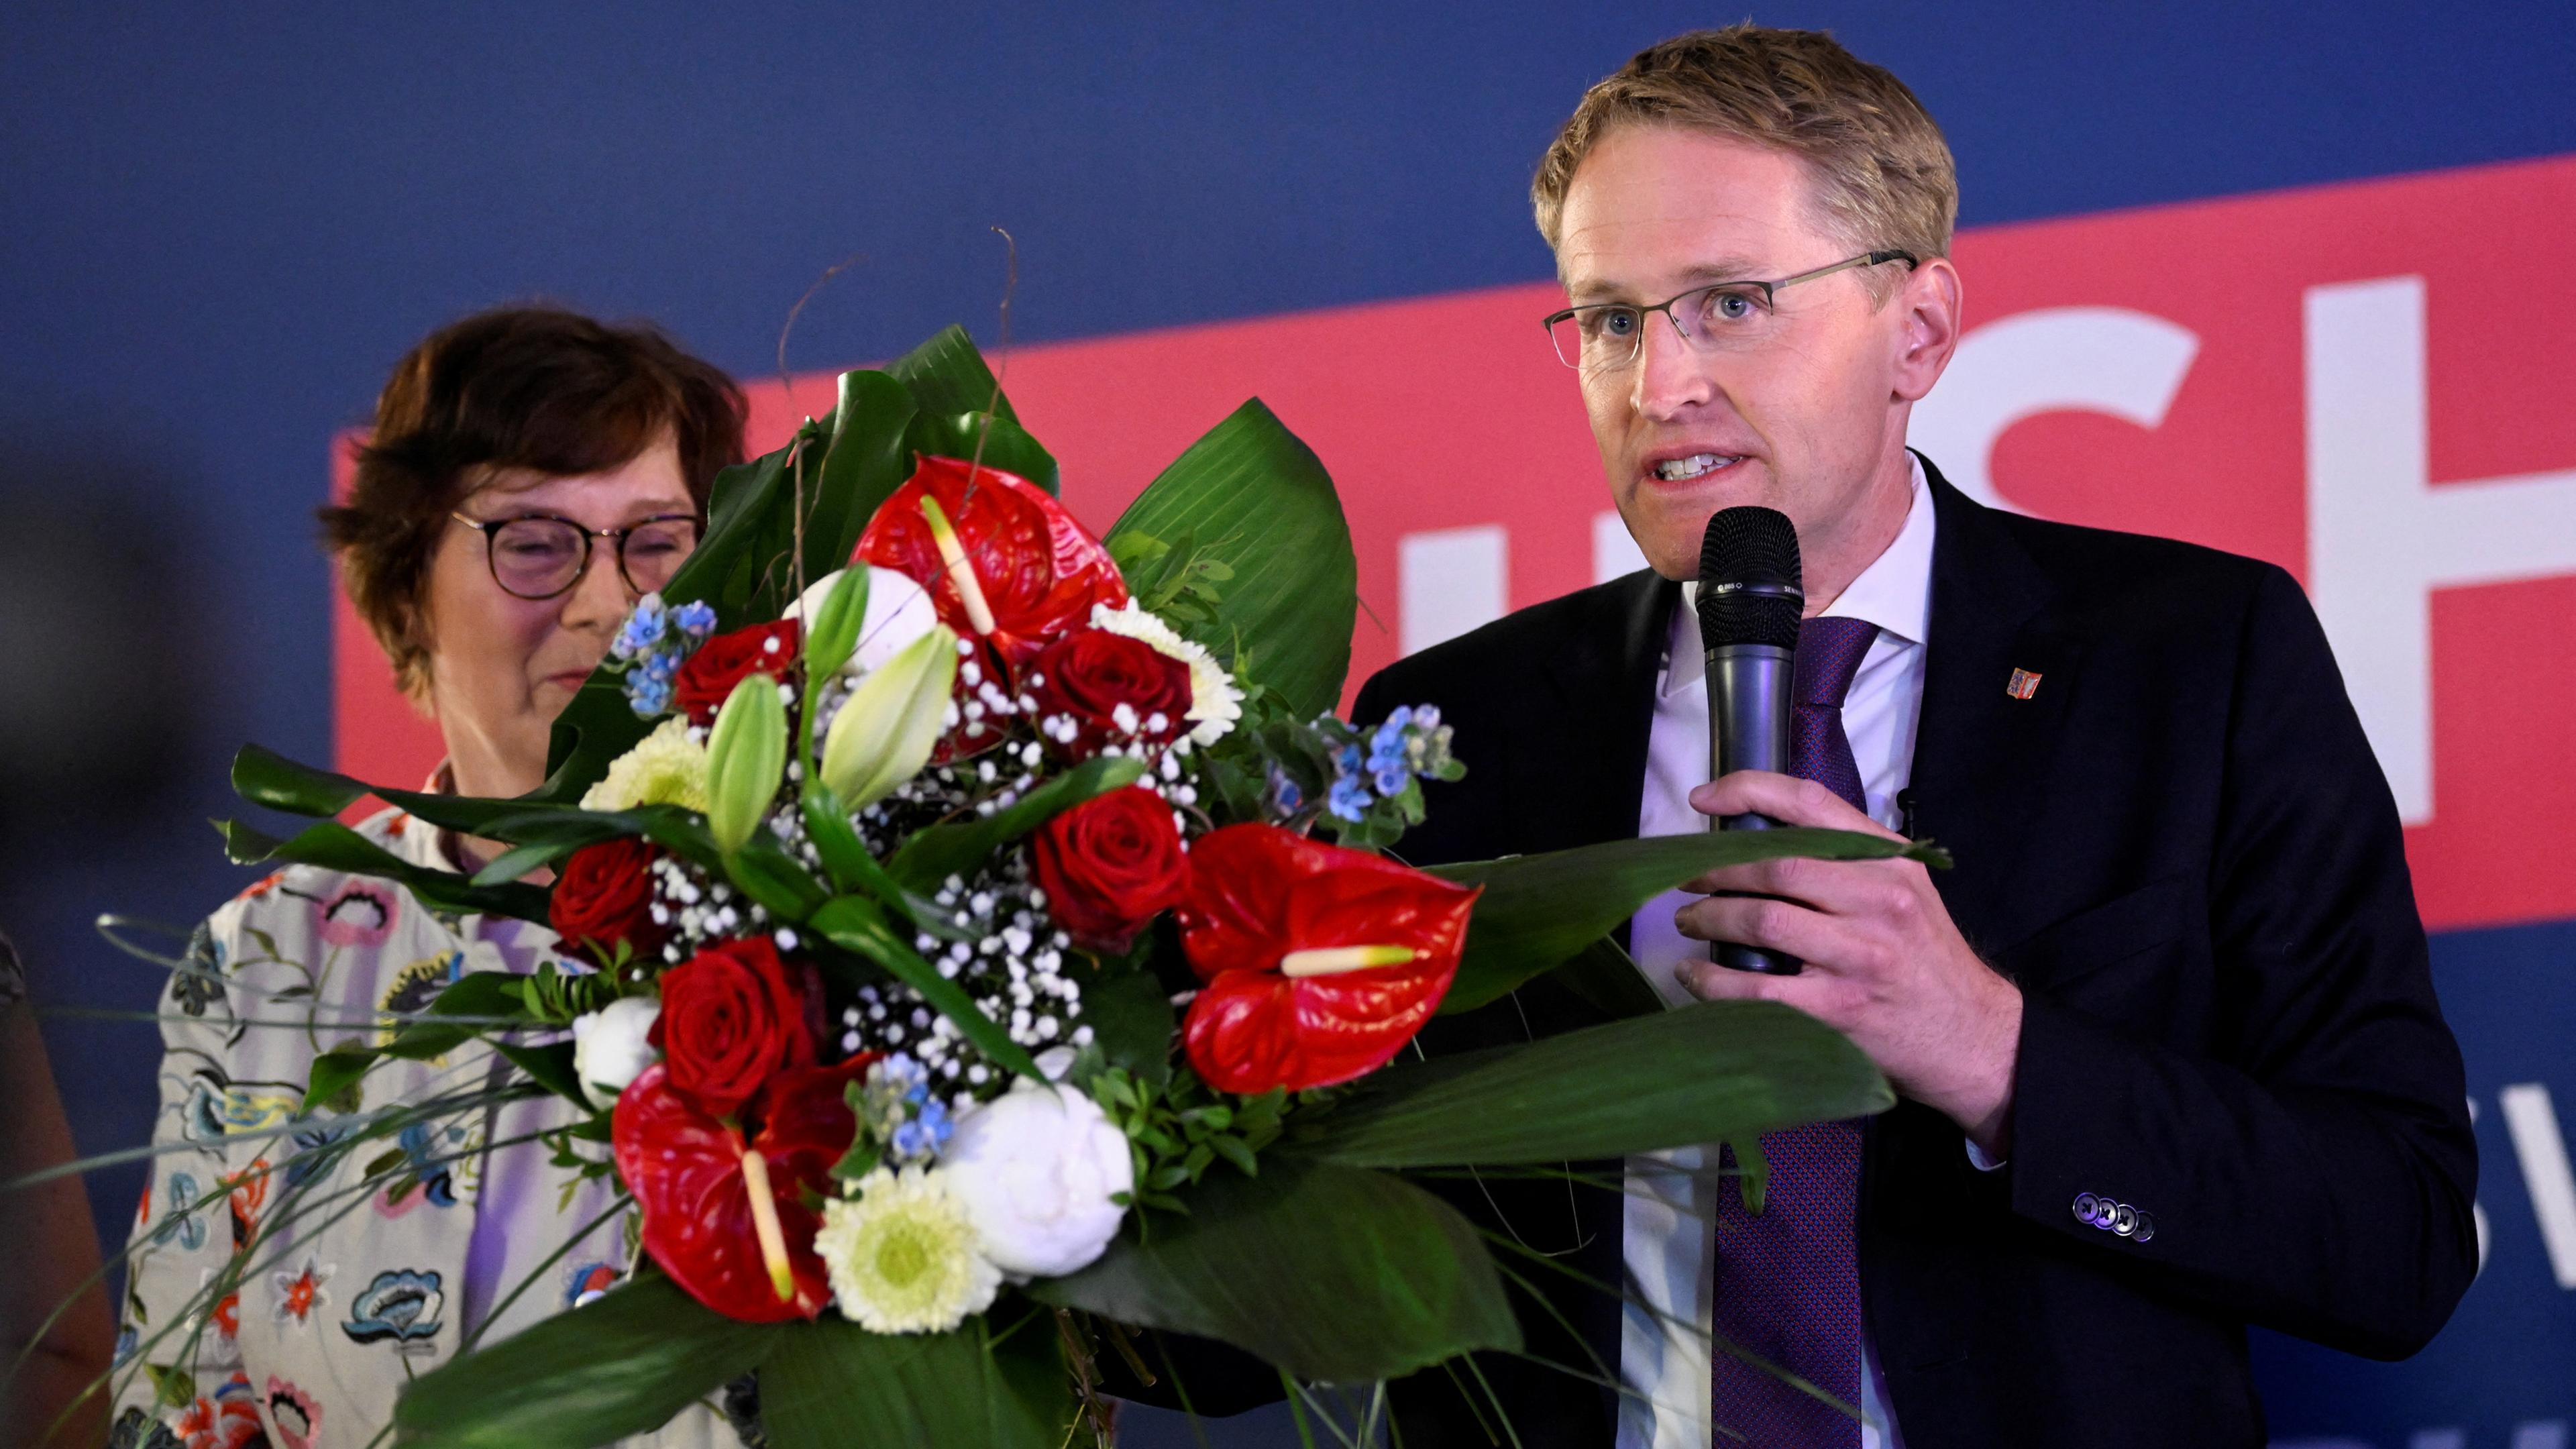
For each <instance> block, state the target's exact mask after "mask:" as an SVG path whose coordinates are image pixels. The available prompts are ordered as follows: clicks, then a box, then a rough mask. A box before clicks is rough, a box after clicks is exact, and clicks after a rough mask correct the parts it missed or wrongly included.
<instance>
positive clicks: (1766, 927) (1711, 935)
mask: <svg viewBox="0 0 2576 1449" xmlns="http://www.w3.org/2000/svg"><path fill="white" fill-rule="evenodd" d="M1673 924H1674V925H1675V926H1676V927H1678V928H1679V929H1680V931H1681V933H1682V934H1683V935H1685V936H1687V937H1690V938H1691V939H1692V940H1695V941H1732V942H1735V943H1736V944H1737V945H1741V946H1767V947H1769V948H1771V949H1772V950H1774V951H1785V952H1787V953H1788V954H1790V955H1792V956H1795V957H1797V958H1798V959H1799V960H1802V961H1815V960H1821V961H1834V962H1840V961H1842V960H1844V959H1846V958H1847V957H1849V956H1850V955H1851V953H1852V952H1853V950H1854V949H1855V947H1856V945H1857V942H1856V939H1855V937H1854V936H1853V934H1852V932H1851V930H1850V928H1849V927H1848V926H1846V925H1845V924H1844V923H1843V922H1842V921H1840V920H1839V919H1837V918H1835V917H1833V916H1828V915H1826V914H1824V913H1823V912H1821V911H1817V910H1813V909H1811V908H1809V907H1807V906H1802V905H1800V904H1798V903H1797V902H1795V901H1781V900H1771V899H1767V898H1765V897H1761V896H1710V897H1709V898H1708V899H1707V900H1704V901H1693V902H1691V903H1690V904H1689V905H1686V906H1684V907H1682V908H1681V909H1680V910H1678V911H1676V912H1674V913H1673Z"/></svg>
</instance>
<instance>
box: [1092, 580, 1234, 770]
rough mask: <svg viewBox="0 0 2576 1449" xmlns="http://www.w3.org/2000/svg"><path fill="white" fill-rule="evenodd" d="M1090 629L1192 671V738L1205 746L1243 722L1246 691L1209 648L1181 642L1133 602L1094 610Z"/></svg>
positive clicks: (1162, 623) (1142, 607)
mask: <svg viewBox="0 0 2576 1449" xmlns="http://www.w3.org/2000/svg"><path fill="white" fill-rule="evenodd" d="M1091 627H1093V628H1095V629H1106V630H1108V631H1109V632H1110V633H1112V634H1124V635H1126V636H1127V637H1128V638H1130V639H1142V640H1144V641H1145V642H1146V643H1148V644H1151V645H1153V646H1154V649H1155V652H1157V653H1160V654H1165V655H1168V656H1170V657H1171V658H1174V659H1177V660H1179V661H1181V662H1182V663H1183V664H1186V665H1188V666H1189V667H1190V738H1191V739H1193V740H1196V741H1197V742H1198V743H1200V744H1203V745H1212V744H1215V743H1216V742H1217V741H1218V740H1221V739H1223V738H1225V733H1226V731H1228V730H1230V729H1233V728H1234V722H1235V721H1236V720H1239V719H1241V718H1243V691H1242V690H1239V689H1237V688H1235V687H1234V676H1233V675H1231V674H1228V673H1226V672H1225V666H1224V665H1222V664H1219V663H1217V662H1216V656H1215V655H1213V654H1210V653H1209V652H1208V651H1207V646H1205V645H1203V644H1199V643H1195V642H1193V641H1191V640H1188V639H1184V638H1182V637H1181V636H1180V635H1179V634H1178V633H1176V632H1175V631H1174V630H1173V628H1172V626H1171V625H1169V624H1166V623H1164V622H1163V621H1162V620H1161V619H1159V618H1157V617H1155V616H1154V615H1153V614H1152V613H1151V612H1149V611H1148V610H1147V609H1146V608H1145V607H1144V606H1143V605H1141V604H1139V603H1137V602H1136V601H1135V600H1133V599H1130V600H1128V601H1127V603H1126V604H1125V605H1124V606H1123V607H1120V608H1116V609H1113V608H1111V607H1109V606H1108V605H1107V604H1094V605H1092V606H1091Z"/></svg>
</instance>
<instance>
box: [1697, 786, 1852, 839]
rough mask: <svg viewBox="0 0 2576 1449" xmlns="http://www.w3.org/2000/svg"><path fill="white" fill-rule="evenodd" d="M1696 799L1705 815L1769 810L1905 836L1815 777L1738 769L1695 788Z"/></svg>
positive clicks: (1776, 815)
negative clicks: (1820, 782)
mask: <svg viewBox="0 0 2576 1449" xmlns="http://www.w3.org/2000/svg"><path fill="white" fill-rule="evenodd" d="M1690 803H1691V808H1692V809H1694V810H1696V811H1698V812H1699V813H1701V814H1702V815H1714V816H1717V817H1719V818H1721V819H1723V818H1725V817H1727V816H1730V815H1767V816H1769V817H1770V818H1772V819H1774V820H1777V821H1779V822H1780V823H1781V824H1783V825H1812V826H1815V827H1817V828H1819V829H1824V830H1859V831H1864V832H1866V833H1868V834H1871V835H1884V836H1886V837H1888V838H1889V839H1891V840H1896V839H1902V838H1903V837H1901V836H1899V835H1897V834H1896V832H1894V831H1892V830H1888V829H1886V828H1884V827H1882V826H1881V825H1880V824H1879V823H1878V822H1877V821H1875V820H1872V819H1870V818H1869V817H1868V816H1866V815H1864V814H1862V813H1861V812H1859V811H1857V810H1854V809H1853V808H1852V807H1851V806H1850V805H1849V804H1847V803H1845V802H1844V800H1843V798H1842V797H1841V796H1839V795H1836V794H1835V793H1834V792H1833V791H1831V790H1828V789H1826V788H1825V787H1824V786H1822V785H1819V784H1817V783H1816V782H1815V781H1813V780H1800V779H1797V778H1795V777H1793V776H1789V775H1775V774H1772V773H1771V772H1770V771H1768V770H1738V771H1736V772H1735V773H1734V774H1732V775H1725V776H1721V777H1719V778H1718V779H1715V780H1712V781H1710V782H1709V783H1707V784H1705V785H1702V786H1700V787H1699V788H1698V789H1696V790H1693V791H1691V796H1690Z"/></svg>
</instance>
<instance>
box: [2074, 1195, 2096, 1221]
mask: <svg viewBox="0 0 2576 1449" xmlns="http://www.w3.org/2000/svg"><path fill="white" fill-rule="evenodd" d="M2101 1206H2102V1200H2101V1199H2100V1198H2098V1197H2095V1196H2094V1195H2093V1194H2091V1193H2089V1192H2082V1193H2077V1194H2076V1195H2075V1220H2076V1221H2077V1222H2079V1223H2082V1224H2084V1225H2085V1226H2087V1227H2090V1226H2092V1223H2093V1215H2094V1214H2095V1213H2096V1212H2098V1211H2100V1209H2101Z"/></svg>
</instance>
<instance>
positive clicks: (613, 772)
mask: <svg viewBox="0 0 2576 1449" xmlns="http://www.w3.org/2000/svg"><path fill="white" fill-rule="evenodd" d="M638 805H683V806H686V807H688V808H689V809H691V810H696V811H700V812H703V811H704V810H705V809H706V808H707V747H706V746H705V745H703V744H700V743H699V742H698V741H696V740H693V739H690V738H689V721H688V719H687V718H686V717H685V716H681V715H673V716H672V717H671V718H669V719H666V720H664V721H662V723H661V725H660V726H659V727H657V728H656V729H655V730H654V731H653V733H651V734H649V735H646V736H645V737H644V738H643V741H642V742H641V743H639V744H637V745H636V746H635V748H633V749H631V750H628V751H627V752H626V753H625V754H622V755H619V756H618V757H617V763H615V764H613V765H611V766H609V767H608V773H607V774H606V775H605V776H603V777H601V779H600V782H599V783H598V784H596V785H593V786H591V787H590V789H589V791H588V792H587V793H585V794H584V795H583V796H582V797H581V808H582V809H584V810H631V809H633V808H634V807H636V806H638Z"/></svg>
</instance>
